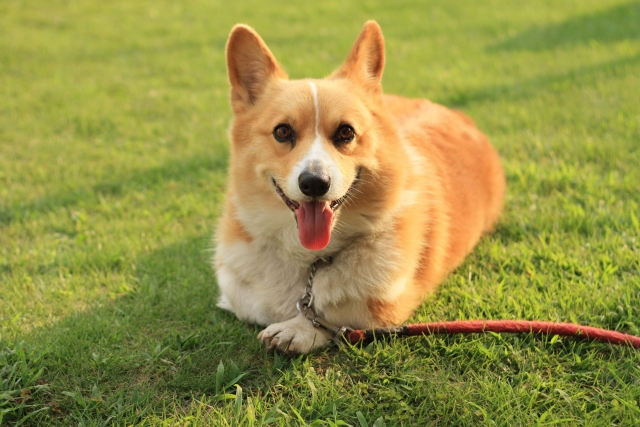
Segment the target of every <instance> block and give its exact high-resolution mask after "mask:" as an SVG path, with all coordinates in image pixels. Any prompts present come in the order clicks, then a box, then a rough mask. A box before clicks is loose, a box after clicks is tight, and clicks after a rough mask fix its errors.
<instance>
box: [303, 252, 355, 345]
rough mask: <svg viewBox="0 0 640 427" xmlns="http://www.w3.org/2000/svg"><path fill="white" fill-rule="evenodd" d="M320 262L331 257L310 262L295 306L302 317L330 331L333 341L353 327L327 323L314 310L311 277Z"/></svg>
mask: <svg viewBox="0 0 640 427" xmlns="http://www.w3.org/2000/svg"><path fill="white" fill-rule="evenodd" d="M320 262H326V263H331V262H332V259H331V257H328V258H318V259H317V260H315V261H314V262H313V264H311V267H310V271H309V278H308V279H307V286H306V287H305V289H304V295H302V298H300V299H299V300H298V303H297V304H296V307H297V308H298V311H299V312H300V314H302V315H303V316H304V317H306V318H307V319H309V320H310V321H311V324H312V325H313V326H314V327H316V328H318V327H322V328H324V329H326V330H327V331H329V332H331V333H332V334H333V337H332V339H333V340H334V341H337V340H339V339H340V338H341V337H342V336H343V335H344V334H345V333H347V332H349V331H352V330H353V329H351V328H349V327H348V326H345V325H343V326H336V325H334V324H332V323H329V322H328V321H327V320H326V319H325V318H324V317H322V316H319V315H318V313H317V312H316V310H315V308H314V306H313V302H314V296H313V279H314V277H315V275H316V271H317V269H318V264H319V263H320Z"/></svg>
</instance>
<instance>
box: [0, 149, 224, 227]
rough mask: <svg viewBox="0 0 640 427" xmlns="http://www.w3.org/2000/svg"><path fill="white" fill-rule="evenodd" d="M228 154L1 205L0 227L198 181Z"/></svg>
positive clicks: (199, 157)
mask: <svg viewBox="0 0 640 427" xmlns="http://www.w3.org/2000/svg"><path fill="white" fill-rule="evenodd" d="M227 157H228V156H227V153H226V152H224V153H222V152H220V153H219V154H216V155H208V156H207V155H196V156H193V157H191V158H187V159H176V160H171V161H169V162H167V163H165V164H164V165H162V166H159V167H154V168H150V169H141V170H138V171H135V172H132V173H129V174H125V175H123V176H120V177H114V178H113V179H110V180H107V181H103V182H99V183H96V184H93V185H79V186H77V187H75V188H73V189H70V190H66V191H62V192H59V193H55V194H50V195H46V196H44V197H40V198H38V199H33V200H28V201H25V202H21V203H14V204H13V205H8V206H0V227H3V226H7V225H10V224H11V223H12V222H14V221H20V220H24V219H29V218H30V216H31V215H33V214H41V213H46V212H49V211H52V210H55V209H59V208H68V207H71V206H74V205H77V204H79V203H81V202H82V203H93V204H98V205H99V203H100V200H99V199H100V197H105V196H117V195H121V194H124V193H126V192H128V191H130V190H140V191H144V190H148V189H150V188H154V187H157V186H159V185H162V184H163V183H166V182H170V181H175V182H178V183H180V182H184V183H190V182H193V183H197V181H198V180H200V179H204V178H206V177H207V176H206V173H207V172H212V171H220V172H222V171H224V170H226V167H227Z"/></svg>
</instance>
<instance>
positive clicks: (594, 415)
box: [0, 0, 640, 427]
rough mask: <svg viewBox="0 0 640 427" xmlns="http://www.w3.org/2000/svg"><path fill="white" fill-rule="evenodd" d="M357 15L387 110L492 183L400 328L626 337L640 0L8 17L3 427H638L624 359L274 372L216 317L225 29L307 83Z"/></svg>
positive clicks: (91, 11) (439, 348)
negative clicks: (463, 116)
mask: <svg viewBox="0 0 640 427" xmlns="http://www.w3.org/2000/svg"><path fill="white" fill-rule="evenodd" d="M371 18H373V19H377V20H378V22H379V23H380V24H381V26H382V29H383V31H384V33H385V36H386V42H387V66H386V70H385V75H384V80H383V83H384V87H385V90H386V91H387V92H390V93H397V94H401V95H405V96H410V97H426V98H430V99H432V100H434V101H436V102H439V103H442V104H445V105H447V106H451V107H454V108H458V109H460V110H463V111H464V112H465V113H467V114H468V115H469V116H471V117H472V118H473V119H474V120H475V121H476V123H477V124H478V126H479V127H480V128H481V129H482V130H483V131H484V132H485V133H486V134H487V135H489V137H490V138H491V140H492V142H493V144H494V145H495V146H496V147H497V148H498V151H499V152H500V153H501V156H502V158H503V162H504V167H505V171H506V175H507V180H508V194H507V198H506V203H505V210H504V214H503V217H502V219H501V221H500V224H499V226H498V228H497V230H496V232H495V233H494V234H492V235H491V236H488V237H486V238H485V239H483V240H482V242H481V243H480V244H479V246H478V247H477V248H476V250H475V251H474V252H473V254H472V255H471V256H470V257H469V258H468V260H467V261H466V262H465V263H464V264H463V265H462V266H461V267H460V268H458V269H457V270H456V271H455V272H454V273H453V274H451V275H450V277H449V278H448V279H447V280H446V282H445V283H444V284H443V285H442V287H441V288H440V290H439V292H438V293H437V294H435V295H434V296H433V297H431V298H429V299H428V300H427V301H426V302H425V303H424V304H423V305H422V307H421V308H420V310H419V311H418V312H417V313H416V315H415V316H414V318H413V319H412V321H435V320H455V319H537V320H557V321H570V322H579V323H582V324H585V325H590V326H597V327H604V328H610V329H615V330H619V331H624V332H627V333H632V334H635V335H640V275H639V270H640V224H639V218H640V25H639V24H638V23H639V22H640V3H639V2H637V1H631V2H630V1H628V0H622V1H617V0H612V1H609V0H606V1H605V0H572V1H563V2H557V1H551V0H548V1H533V2H513V1H509V0H500V1H498V0H491V1H483V2H475V1H458V0H456V1H450V2H429V3H427V2H423V3H422V4H418V3H417V2H408V1H400V0H397V1H377V2H367V3H366V4H356V2H346V1H340V2H337V1H330V2H322V3H320V2H318V3H317V4H313V3H312V2H306V3H299V4H297V5H294V4H292V3H291V2H285V1H278V2H275V1H274V2H268V3H267V2H260V1H245V2H229V1H225V2H222V1H208V2H204V1H193V0H192V1H187V2H175V1H156V2H147V3H146V4H143V2H126V1H120V0H118V1H111V2H91V1H89V0H77V1H73V2H70V1H62V0H52V1H39V2H37V1H31V0H25V1H3V2H0V426H5V425H8V426H13V425H38V426H42V425H69V426H80V425H82V426H101V425H121V426H124V425H148V426H151V425H162V426H188V425H222V426H225V425H243V426H244V425H247V426H249V425H256V426H257V425H262V424H271V425H286V426H288V425H314V426H317V425H327V426H335V425H352V426H358V427H362V426H374V425H375V426H376V427H378V426H381V425H387V426H396V425H403V426H415V425H419V426H479V425H487V426H489V425H490V426H529V425H531V426H534V425H535V426H543V425H570V426H573V425H589V426H605V425H606V426H612V425H616V426H631V425H639V424H638V423H640V421H639V420H640V351H638V350H633V349H629V348H624V347H615V346H611V345H607V344H601V343H593V342H585V341H579V340H575V339H567V338H561V339H559V338H558V337H539V336H529V335H519V336H516V335H495V334H484V335H481V334H477V335H472V336H453V337H443V336H439V337H425V338H410V339H403V340H401V339H398V340H390V341H388V342H378V343H374V344H371V345H369V346H366V347H347V346H343V347H341V348H336V347H334V348H329V349H325V350H322V351H319V352H316V353H314V354H312V355H309V356H301V357H296V358H287V357H279V356H277V355H274V354H269V353H267V352H266V351H264V350H263V349H262V348H261V347H260V345H259V343H258V341H257V340H256V338H255V337H256V334H257V333H258V332H259V328H258V327H254V326H249V325H246V324H243V323H241V322H239V321H238V320H236V319H235V317H234V316H232V315H230V314H228V313H226V312H223V311H221V310H220V309H218V308H216V307H215V301H216V297H217V292H218V291H217V288H216V283H215V276H214V272H213V270H212V269H211V267H210V264H209V259H210V258H211V255H212V252H211V248H212V243H211V236H212V234H213V230H214V227H215V223H216V218H217V217H218V214H219V212H220V209H221V202H222V197H223V192H224V187H225V182H226V177H225V171H226V167H227V164H228V160H227V156H228V151H229V150H228V142H227V140H226V135H225V133H226V129H227V126H228V123H229V120H230V118H231V113H230V108H229V106H228V99H227V98H228V83H227V78H226V68H225V63H224V46H225V42H226V38H227V35H228V32H229V30H230V29H231V26H232V25H233V24H235V23H236V22H244V23H247V24H250V25H252V26H253V27H254V28H256V29H257V30H258V32H259V33H260V34H261V35H262V36H263V38H264V39H265V40H266V42H267V43H268V44H269V46H270V47H271V48H272V50H273V52H274V54H275V55H276V56H277V57H278V59H279V60H280V61H281V62H282V63H283V65H284V66H285V68H286V69H287V70H288V71H289V73H290V75H291V76H292V77H293V78H301V77H321V76H323V75H326V74H328V73H329V72H331V71H332V70H333V69H334V68H335V67H337V66H338V65H339V64H340V63H341V61H342V60H343V59H344V58H345V57H346V55H347V53H348V50H349V48H350V46H351V44H352V42H353V40H354V39H355V37H356V35H357V34H358V32H359V30H360V28H361V26H362V24H363V23H364V21H365V20H367V19H371ZM376 420H377V421H376ZM374 423H375V424H374Z"/></svg>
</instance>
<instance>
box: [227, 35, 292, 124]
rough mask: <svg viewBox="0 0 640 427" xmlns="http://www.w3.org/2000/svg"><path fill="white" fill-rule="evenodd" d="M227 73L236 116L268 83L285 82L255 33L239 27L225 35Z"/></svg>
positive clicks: (250, 103)
mask: <svg viewBox="0 0 640 427" xmlns="http://www.w3.org/2000/svg"><path fill="white" fill-rule="evenodd" d="M227 71H228V73H229V82H230V83H231V105H232V107H233V109H234V111H236V112H239V111H242V110H243V109H244V108H245V107H248V106H250V105H253V104H254V103H255V101H256V99H257V98H258V97H259V96H260V94H261V93H262V91H263V90H264V87H265V85H266V84H267V83H269V81H272V80H277V79H286V78H287V73H285V72H284V70H283V69H282V67H280V65H279V64H278V61H276V58H275V57H274V56H273V54H272V53H271V51H270V50H269V48H268V47H267V45H266V44H265V42H264V41H263V40H262V38H260V36H259V35H258V33H256V32H255V30H254V29H253V28H251V27H249V26H247V25H243V24H238V25H236V26H234V27H233V29H232V30H231V34H230V35H229V41H228V42H227Z"/></svg>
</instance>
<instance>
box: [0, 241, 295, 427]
mask: <svg viewBox="0 0 640 427" xmlns="http://www.w3.org/2000/svg"><path fill="white" fill-rule="evenodd" d="M210 237H211V236H209V235H208V234H207V235H200V236H195V237H191V238H189V239H186V240H184V241H182V242H179V243H176V244H174V245H170V246H167V247H165V248H163V249H160V250H157V251H154V252H152V253H150V254H148V255H145V256H142V257H138V258H137V259H132V260H130V261H131V262H133V263H134V264H135V265H136V270H135V271H132V272H131V279H130V281H128V285H129V286H128V287H129V289H130V290H129V291H125V292H123V293H122V294H121V295H118V296H117V297H116V298H115V299H112V300H109V299H106V298H105V299H104V300H101V301H94V302H93V303H92V305H91V306H90V307H89V308H88V309H87V310H85V311H83V312H78V313H74V314H71V315H69V316H68V317H66V318H64V319H63V320H61V321H59V322H58V323H56V324H54V325H52V326H51V327H46V328H42V329H40V330H36V331H34V332H33V333H31V334H29V335H28V336H23V337H20V338H19V340H18V342H19V341H22V340H24V341H25V342H26V343H27V345H28V347H29V348H30V349H31V350H30V351H31V352H32V353H30V354H34V355H36V354H37V355H42V354H43V353H44V357H40V358H38V360H39V361H38V362H37V363H38V366H34V367H33V369H36V370H38V369H40V368H43V369H44V373H43V374H42V377H41V378H40V379H38V382H37V383H35V384H39V385H40V386H42V385H43V384H44V385H45V386H46V389H45V391H44V392H39V393H37V392H36V391H35V389H34V391H32V393H33V397H34V398H35V399H36V400H35V402H37V403H39V405H37V406H35V407H36V408H37V407H38V406H39V407H40V408H44V407H45V406H46V407H49V408H50V409H49V410H45V412H43V415H44V416H45V418H42V419H40V421H42V420H43V419H46V417H49V416H51V415H53V416H57V417H58V418H61V419H62V418H69V419H73V420H75V422H76V423H77V422H80V421H82V420H83V419H103V420H104V419H107V418H108V417H109V416H113V417H115V418H114V419H124V418H122V417H126V418H127V420H129V421H131V419H132V417H133V419H135V418H136V417H137V419H138V420H140V419H141V417H143V416H144V415H145V414H147V415H150V414H152V413H156V414H157V413H160V412H162V411H163V410H166V405H167V404H168V403H176V402H178V403H177V404H178V406H179V405H180V403H179V402H189V401H191V399H193V398H194V397H197V396H201V395H205V394H206V395H207V396H215V395H217V394H220V393H223V392H226V393H229V392H231V393H232V392H233V391H234V390H235V388H234V387H233V385H229V384H227V388H229V389H228V390H227V389H226V388H225V384H226V383H229V382H230V381H231V382H232V383H233V379H234V378H236V377H237V376H238V375H239V374H240V373H242V374H244V375H243V376H242V380H241V381H236V382H240V383H241V384H242V387H243V388H245V390H250V389H253V390H257V389H260V388H261V387H263V386H264V380H265V379H273V378H274V377H275V376H276V375H277V374H278V372H277V369H278V368H282V367H283V365H282V362H281V361H280V359H275V360H276V361H277V362H278V363H279V366H275V365H274V357H273V355H270V354H268V353H267V352H265V351H264V349H263V348H262V347H261V345H260V343H259V342H258V340H257V339H256V334H257V332H258V331H259V328H258V327H257V326H252V325H248V324H245V323H243V322H240V321H238V320H237V319H236V318H235V316H233V315H232V314H230V313H227V312H225V311H223V310H221V309H219V308H217V307H216V306H215V303H216V299H217V286H216V284H215V279H214V272H213V269H212V268H211V264H210V262H209V258H210V256H211V251H210V247H211V240H210ZM0 344H2V342H0ZM5 344H6V343H5ZM0 350H2V346H1V345H0ZM33 359H34V360H35V358H33ZM221 362H222V364H223V365H224V366H225V367H226V368H227V369H226V374H225V375H223V376H222V377H220V375H219V373H218V369H219V366H220V363H221ZM287 364H288V362H286V361H285V365H287ZM220 378H222V383H223V384H222V385H221V384H220ZM232 383H231V384H232ZM31 387H32V388H33V387H34V385H33V384H32V385H31ZM25 388H26V387H25ZM0 391H1V390H0ZM32 402H33V401H32ZM163 408H164V409H163ZM0 409H1V408H0ZM45 414H46V415H45ZM136 414H137V415H136ZM49 419H50V418H49ZM27 425H28V424H27ZM34 425H37V424H34Z"/></svg>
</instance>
